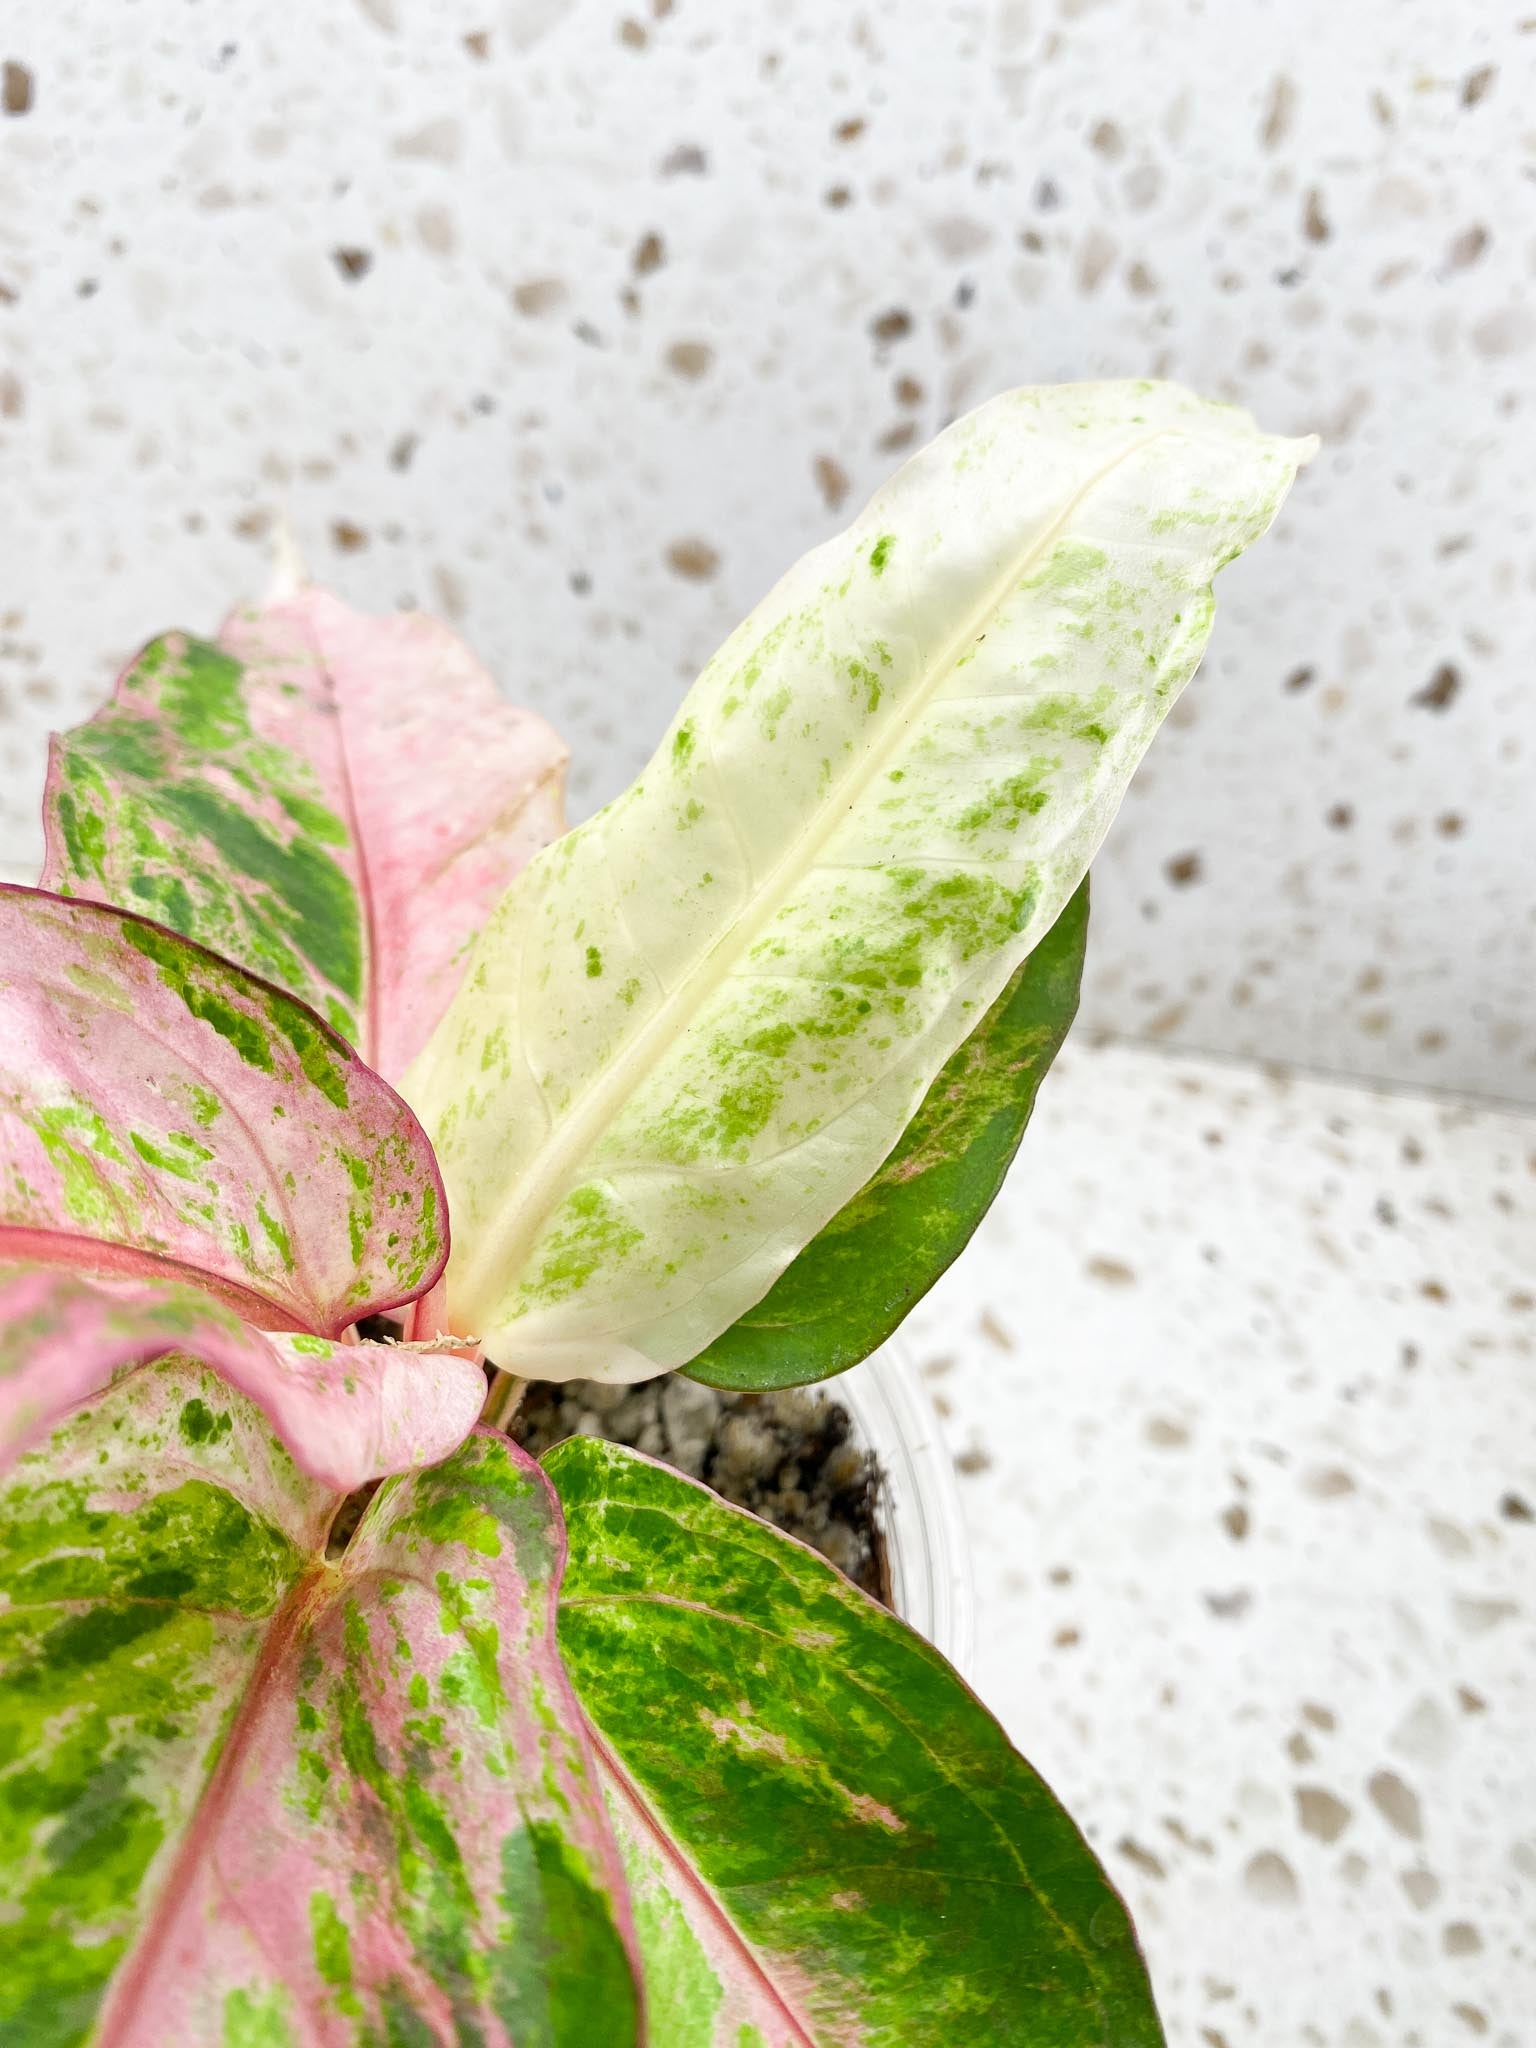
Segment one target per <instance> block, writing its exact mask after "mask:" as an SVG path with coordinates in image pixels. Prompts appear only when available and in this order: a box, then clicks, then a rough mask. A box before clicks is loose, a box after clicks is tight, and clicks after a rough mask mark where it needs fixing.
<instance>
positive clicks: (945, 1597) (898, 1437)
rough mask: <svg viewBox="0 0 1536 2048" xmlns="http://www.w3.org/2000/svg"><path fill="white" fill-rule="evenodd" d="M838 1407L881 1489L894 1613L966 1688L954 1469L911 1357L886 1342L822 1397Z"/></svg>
mask: <svg viewBox="0 0 1536 2048" xmlns="http://www.w3.org/2000/svg"><path fill="white" fill-rule="evenodd" d="M822 1391H823V1392H825V1393H826V1394H827V1395H828V1396H829V1398H831V1399H832V1400H834V1401H841V1402H842V1403H843V1405H844V1406H845V1407H846V1408H847V1410H848V1413H849V1415H850V1417H851V1418H852V1421H853V1425H854V1429H855V1431H856V1432H857V1435H858V1437H859V1439H860V1441H861V1442H862V1443H863V1444H864V1446H865V1447H866V1449H868V1450H871V1451H873V1452H874V1454H875V1457H876V1460H877V1462H878V1464H879V1467H880V1474H881V1483H880V1489H879V1492H878V1494H877V1495H876V1500H875V1513H876V1518H877V1520H878V1521H879V1523H880V1526H881V1530H882V1533H883V1534H884V1537H885V1543H886V1551H887V1557H888V1562H889V1565H890V1574H891V1604H892V1606H893V1607H894V1608H895V1610H896V1612H897V1613H898V1614H899V1615H900V1616H901V1618H902V1620H903V1621H905V1622H906V1623H907V1624H908V1625H909V1626H910V1627H912V1628H915V1629H916V1630H917V1632H918V1634H919V1635H922V1636H926V1637H927V1639H928V1641H929V1642H930V1643H932V1644H933V1647H934V1648H935V1649H936V1650H937V1651H938V1652H939V1653H940V1655H941V1656H943V1657H945V1658H947V1659H948V1661H949V1662H950V1663H951V1664H952V1665H953V1666H954V1667H955V1669H956V1670H957V1671H958V1672H959V1674H960V1676H961V1677H962V1678H965V1679H969V1677H970V1675H971V1669H972V1665H973V1662H974V1658H975V1649H976V1602H975V1586H974V1581H973V1578H972V1573H971V1556H970V1544H969V1541H968V1538H967V1536H966V1528H965V1515H964V1512H963V1511H962V1509H961V1506H960V1490H959V1487H958V1485H957V1484H956V1480H955V1467H954V1460H953V1459H952V1458H951V1456H950V1453H949V1447H948V1445H947V1444H946V1443H945V1441H944V1433H943V1429H942V1427H941V1425H940V1422H939V1417H938V1414H937V1412H936V1411H935V1409H934V1406H933V1401H932V1398H931V1396H930V1395H929V1393H928V1390H927V1388H926V1387H925V1386H924V1384H923V1381H922V1378H921V1376H920V1375H919V1373H918V1370H917V1367H916V1364H915V1363H914V1361H913V1358H912V1354H911V1352H910V1350H908V1348H907V1346H906V1345H905V1344H903V1343H902V1341H901V1340H900V1338H890V1339H888V1340H887V1341H886V1343H884V1344H883V1345H881V1347H880V1349H879V1350H878V1351H876V1352H873V1353H872V1354H871V1355H870V1356H869V1357H868V1358H866V1359H865V1360H864V1361H863V1363H862V1364H860V1365H856V1366H852V1367H851V1368H850V1369H849V1370H848V1371H847V1372H845V1373H841V1374H839V1375H838V1376H837V1378H835V1379H832V1380H828V1381H827V1382H826V1383H825V1385H824V1387H823V1389H822Z"/></svg>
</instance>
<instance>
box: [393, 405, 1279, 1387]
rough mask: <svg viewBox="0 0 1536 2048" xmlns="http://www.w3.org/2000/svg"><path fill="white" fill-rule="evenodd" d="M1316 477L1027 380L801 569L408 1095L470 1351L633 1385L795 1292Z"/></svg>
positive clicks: (1098, 826)
mask: <svg viewBox="0 0 1536 2048" xmlns="http://www.w3.org/2000/svg"><path fill="white" fill-rule="evenodd" d="M1309 452H1310V446H1309V444H1307V443H1304V442H1297V441H1285V440H1278V439H1275V438H1273V437H1270V436H1268V435H1265V434H1262V433H1260V432H1259V431H1258V430H1257V429H1256V428H1255V427H1254V425H1253V423H1252V422H1251V420H1249V419H1248V417H1247V416H1246V415H1245V414H1243V413H1241V412H1237V411H1235V410H1233V409H1231V408H1229V407H1226V406H1218V405H1214V404H1210V403H1208V402H1206V401H1204V400H1202V399H1199V398H1197V397H1195V396H1193V395H1192V394H1190V393H1189V392H1186V391H1183V390H1180V389H1178V388H1177V387H1175V386H1171V385H1165V384H1149V383H1123V384H1098V385H1076V386H1062V387H1055V388H1046V389H1039V390H1025V391H1015V392H1010V393H1008V394H1006V395H1005V396H1003V397H1001V398H997V399H994V400H993V401H992V402H991V403H990V404H988V405H986V406H984V407H982V408H981V410H980V411H979V412H976V413H973V414H972V415H970V416H969V417H968V418H966V419H963V420H961V421H959V422H958V423H957V424H956V425H955V426H953V427H951V428H950V429H949V430H948V431H947V432H946V433H945V434H943V435H941V436H940V438H939V439H938V440H937V441H935V442H934V443H933V444H932V445H931V446H930V447H928V448H927V449H925V450H923V451H922V453H920V454H919V455H917V456H916V457H915V458H914V459H913V460H912V461H911V462H909V463H908V464H907V465H906V467H905V468H904V469H902V470H901V471H900V472H899V473H898V475H897V476H896V477H895V478H893V479H892V481H891V482H890V483H889V484H888V485H887V486H886V487H885V488H884V489H883V490H882V491H880V492H879V493H878V494H877V496H876V497H875V498H874V499H873V500H872V502H871V503H870V504H869V506H868V507H867V508H866V509H865V511H864V512H863V513H862V514H861V515H860V517H859V518H858V519H857V520H856V521H855V522H854V524H853V525H852V526H851V527H850V528H849V529H848V531H847V532H846V533H843V534H841V535H839V536H838V537H837V538H836V539H834V540H831V541H829V542H827V543H826V544H825V545H824V546H823V547H820V548H818V549H816V550H815V551H814V552H813V553H811V554H809V555H807V556H806V557H805V559H804V560H803V561H801V562H800V563H798V564H797V565H796V566H795V567H794V568H793V569H792V570H791V571H790V572H789V574H788V575H787V576H786V577H784V579H783V580H782V582H780V583H779V585H778V586H777V588H775V589H774V590H773V591H772V592H771V593H770V594H769V596H768V597H767V598H766V599H764V601H763V603H762V604H761V605H759V607H758V608H757V610H756V611H755V612H753V613H752V615H751V617H750V618H748V619H747V620H746V622H745V623H744V624H743V625H742V626H741V627H739V628H738V629H737V631H736V632H735V633H734V634H733V635H732V636H731V638H730V639H729V640H728V641H727V642H726V644H725V646H724V647H723V648H722V649H721V650H720V652H719V653H718V654H717V655H716V656H715V657H714V659H713V660H712V661H711V662H710V664H709V666H708V667H707V668H706V669H705V671H704V673H703V675H702V676H701V677H700V678H699V680H698V682H697V683H696V684H695V686H694V688H693V690H692V691H691V692H690V694H689V696H688V698H687V699H686V701H685V702H684V704H683V706H682V708H681V710H680V711H679V713H678V716H677V718H676V720H675V721H674V723H673V725H672V728H671V730H670V731H669V732H668V734H667V735H666V738H665V739H664V741H663V742H662V745H661V748H660V750H659V751H658V753H657V755H656V757H655V759H654V760H653V761H652V762H651V764H650V766H649V767H648V768H647V769H646V770H645V772H644V774H643V775H642V776H641V777H640V779H639V780H638V781H637V782H636V783H635V784H634V785H633V787H632V788H630V789H629V790H628V791H627V792H626V793H625V794H624V795H623V796H622V797H620V798H619V799H618V800H617V802H615V803H613V804H611V805H609V807H608V808H607V809H606V810H605V811H603V812H602V813H600V814H599V815H598V816H597V817H595V818H593V819H591V820H589V821H588V822H587V823H586V824H585V825H583V826H582V827H581V828H580V829H579V830H578V831H576V832H574V833H572V834H570V835H569V836H568V837H567V838H565V839H562V840H560V841H558V842H557V843H556V844H554V845H553V846H551V847H549V848H547V849H546V850H545V851H544V852H543V853H542V854H541V855H540V856H539V857H538V858H537V859H536V860H535V861H534V862H533V863H532V864H531V865H530V866H529V867H528V868H527V869H526V870H525V871H524V873H523V874H522V875H521V876H520V877H519V878H518V880H517V881H516V882H515V883H514V884H513V886H512V887H511V889H510V890H509V891H508V893H507V895H506V897H505V898H504V899H503V901H502V903H501V905H500V907H499V909H498V911H497V912H496V914H495V915H494V917H493V918H492V920H491V921H490V923H489V924H488V925H487V926H486V928H485V930H484V931H483V933H482V935H481V938H480V940H479V942H478V945H477V948H476V951H475V954H474V956H473V959H472V961H471V964H470V967H469V970H468V972H467V974H466V976H465V980H464V982H463V984H462V986H461V988H460V990H459V993H458V995H457V996H456V998H455V1000H454V1002H453V1004H452V1006H451V1007H450V1009H449V1011H448V1013H447V1015H446V1016H445V1018H444V1020H443V1022H442V1024H441V1025H440V1026H439V1027H438V1029H437V1031H436V1033H435V1034H434V1036H433V1037H432V1039H431V1040H430V1041H429V1043H428V1045H427V1047H426V1049H425V1051H424V1052H423V1053H422V1055H421V1056H420V1057H419V1058H418V1060H417V1061H416V1063H415V1064H414V1066H413V1067H412V1068H411V1070H410V1071H409V1073H408V1075H407V1076H406V1079H405V1081H404V1083H403V1086H404V1089H405V1092H406V1094H407V1096H408V1098H409V1099H410V1100H411V1101H412V1103H413V1104H414V1105H415V1107H416V1108H417V1110H418V1111H419V1112H420V1114H421V1115H422V1117H423V1120H424V1121H425V1122H426V1124H427V1126H428V1128H429V1129H430V1131H431V1132H432V1135H433V1137H434V1139H435V1141H436V1144H437V1148H438V1155H439V1158H440V1161H441V1165H442V1170H443V1174H444V1178H445V1180H446V1183H447V1186H448V1189H449V1197H450V1202H451V1205H452V1214H453V1219H454V1247H453V1255H452V1262H451V1265H450V1269H449V1283H448V1285H449V1305H450V1312H451V1318H452V1322H453V1325H454V1327H455V1328H456V1329H459V1330H464V1331H467V1330H473V1331H475V1332H476V1333H478V1334H479V1335H480V1336H481V1337H482V1338H483V1340H484V1341H485V1343H486V1345H487V1348H488V1349H489V1351H490V1354H491V1355H492V1356H493V1357H495V1358H497V1359H498V1360H499V1361H500V1362H501V1363H503V1364H505V1365H507V1366H509V1367H511V1368H513V1369H514V1370H516V1371H518V1372H520V1373H525V1374H537V1375H540V1376H543V1377H564V1376H568V1375H571V1374H575V1373H580V1374H583V1375H587V1376H595V1375H606V1376H608V1377H611V1378H619V1379H622V1378H642V1377H645V1376H648V1375H649V1374H651V1373H654V1372H657V1371H660V1370H661V1369H663V1368H665V1367H669V1366H676V1365H680V1364H683V1363H685V1362H686V1361H687V1360H689V1359H691V1358H693V1357H694V1356H695V1355H696V1354H697V1353H698V1352H699V1351H700V1350H701V1349H702V1348H703V1347H704V1346H705V1345H706V1344H708V1343H709V1342H710V1341H711V1340H712V1339H713V1338H714V1337H716V1336H717V1335H718V1334H719V1332H720V1331H722V1330H723V1329H725V1328H726V1327H727V1326H728V1325H729V1324H731V1323H732V1322H733V1321H734V1320H735V1319H736V1318H737V1317H738V1316H739V1315H740V1314H741V1313H742V1312H743V1311H744V1310H745V1309H747V1308H749V1307H750V1306H751V1305H752V1304H753V1303H754V1302H755V1301H757V1300H758V1299H759V1298H760V1297H761V1296H762V1295H763V1294H764V1293H765V1292H766V1290H767V1289H768V1288H769V1287H770V1286H771V1285H772V1283H773V1281H774V1279H775V1278H776V1277H777V1275H778V1274H779V1273H780V1272H781V1271H782V1270H783V1268H784V1267H785V1266H786V1265H787V1264H788V1262H789V1261H790V1259H792V1258H793V1257H794V1256H795V1254H796V1253H797V1252H798V1251H799V1250H800V1248H801V1246H802V1245H804V1244H805V1243H806V1242H807V1241H808V1240H809V1239H810V1238H811V1237H812V1236H814V1234H815V1233H816V1232H817V1231H818V1230H819V1229H820V1228H821V1227H822V1226H823V1225H824V1224H825V1223H826V1222H827V1220H828V1219H829V1218H830V1217H831V1216H833V1215H834V1214H835V1213H836V1212H837V1211H838V1210H839V1209H840V1208H841V1207H842V1206H843V1205H844V1204H845V1203H846V1202H847V1201H849V1200H850V1199H851V1197H852V1196H853V1195H854V1194H856V1193H857V1191H858V1190H859V1189H860V1188H861V1187H862V1186H863V1185H864V1184H865V1183H866V1182H867V1181H868V1179H869V1178H870V1176H871V1174H872V1173H873V1172H874V1171H875V1169H876V1168H877V1167H878V1166H879V1164H880V1162H881V1161H882V1159H884V1157H885V1156H886V1154H887V1153H888V1152H889V1151H890V1150H891V1148H892V1146H893V1145H894V1144H895V1143H896V1142H897V1140H898V1138H899V1137H900V1135H901V1133H902V1131H903V1129H904V1128H905V1126H906V1124H907V1122H908V1120H909V1118H910V1117H911V1115H912V1113H913V1111H914V1109H915V1108H916V1106H917V1105H918V1103H919V1102H920V1101H921V1099H922V1097H923V1094H924V1092H925V1090H926V1089H927V1087H928V1085H929V1083H930V1081H931V1080H932V1079H933V1077H934V1075H935V1074H936V1073H937V1072H938V1070H939V1068H940V1067H941V1066H942V1065H943V1064H944V1062H945V1061H946V1060H947V1059H948V1058H949V1056H950V1055H951V1054H952V1053H953V1052H954V1050H955V1048H956V1046H957V1045H959V1043H960V1042H961V1041H962V1040H963V1039H964V1038H966V1037H967V1036H968V1035H969V1033H970V1032H971V1030H972V1029H973V1027H974V1026H975V1025H976V1024H977V1022H978V1021H979V1020H980V1019H981V1018H982V1017H983V1016H985V1014H986V1012H987V1010H988V1008H989V1006H990V1005H991V1004H992V1002H993V1001H994V1000H995V999H996V997H997V996H998V994H999V992H1000V991H1001V990H1002V988H1003V986H1004V985H1005V983H1006V982H1007V981H1008V979H1009V977H1010V976H1011V975H1012V974H1013V973H1014V971H1015V970H1016V969H1017V967H1018V966H1019V963H1020V962H1021V961H1022V960H1023V959H1024V958H1025V956H1026V955H1027V954H1028V953H1029V952H1030V951H1031V950H1032V949H1033V947H1034V946H1035V944H1036V943H1037V941H1039V940H1040V939H1041V938H1042V937H1043V936H1044V935H1045V933H1046V932H1048V931H1049V930H1050V928H1051V925H1052V924H1053V922H1054V921H1055V919H1056V917H1057V915H1058V913H1059V912H1060V911H1061V909H1062V907H1063V905H1064V904H1065V903H1066V901H1067V899H1068V898H1069V897H1070V896H1071V894H1072V892H1073V890H1074V889H1075V888H1076V887H1077V885H1078V883H1079V881H1080V880H1081V879H1082V876H1083V874H1084V871H1085V870H1086V868H1087V866H1088V863H1089V861H1090V860H1091V858H1092V856H1093V854H1094V851H1095V849H1096V848H1097V846H1098V844H1099V842H1100V840H1101V839H1102V838H1103V835H1104V832H1105V830H1106V829H1107V827H1108V825H1109V822H1110V820H1111V818H1112V817H1113V815H1114V812H1115V809H1116V807H1117V805H1118V804H1119V802H1120V799H1121V797H1122V795H1123V794H1124V791H1125V788H1126V785H1127V783H1128V782H1129V780H1130V777H1131V775H1132V773H1133V772H1134V770H1135V768H1136V766H1137V763H1138V762H1139V761H1140V759H1141V757H1142V754H1143V753H1144V752H1145V750H1146V747H1147V745H1148V743H1149V742H1150V740H1151V738H1152V736H1153V734H1154V733H1155V732H1156V730H1157V727H1158V725H1159V724H1160V723H1161V721H1162V719H1163V717H1164V716H1165V714H1166V713H1167V711H1168V709H1169V707H1170V705H1171V704H1172V703H1173V701H1174V699H1175V698H1176V696H1177V695H1178V693H1179V691H1180V689H1181V688H1182V687H1183V685H1184V684H1185V683H1186V682H1187V681H1188V679H1189V677H1190V675H1191V674H1192V673H1193V672H1194V669H1195V667H1196V665H1197V663H1198V662H1199V659H1200V655H1201V652H1202V650H1203V648H1204V646H1205V642H1206V638H1207V636H1208V634H1209V631H1210V625H1211V618H1212V611H1213V600H1212V596H1211V588H1210V586H1211V579H1212V577H1213V576H1214V575H1215V573H1216V571H1217V570H1218V569H1219V568H1221V567H1222V565H1223V564H1224V563H1226V562H1228V561H1230V560H1231V559H1232V557H1233V556H1234V555H1236V554H1238V553H1239V552H1240V551H1241V550H1242V549H1243V548H1244V547H1246V546H1247V545H1248V544H1249V543H1250V542H1251V541H1253V540H1255V539H1257V538H1258V536H1259V535H1260V534H1261V533H1262V532H1263V531H1264V529H1265V528H1266V527H1267V526H1268V524H1269V523H1270V521H1271V520H1272V519H1273V517H1274V516H1275V512H1276V510H1277V509H1278V507H1279V504H1280V502H1281V500H1282V499H1283V497H1284V496H1285V493H1286V490H1287V489H1288V487H1289V485H1290V483H1291V480H1292V478H1293V476H1294V474H1295V471H1296V468H1297V465H1298V463H1300V462H1301V461H1304V460H1305V459H1306V457H1307V455H1308V453H1309Z"/></svg>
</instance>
